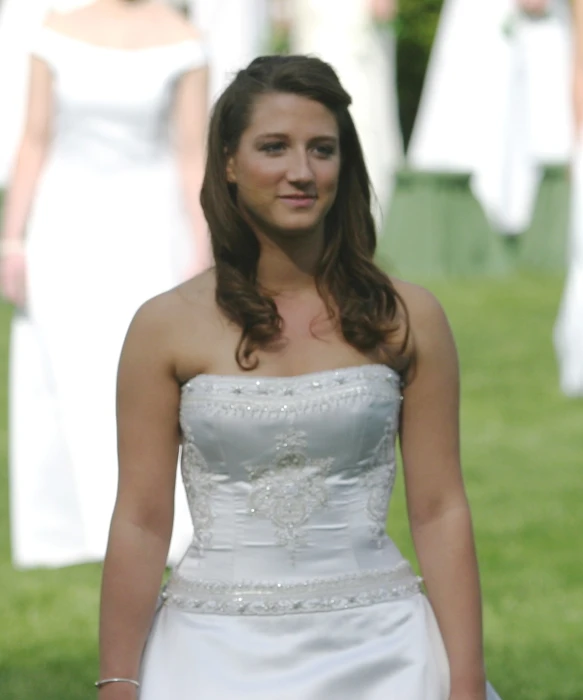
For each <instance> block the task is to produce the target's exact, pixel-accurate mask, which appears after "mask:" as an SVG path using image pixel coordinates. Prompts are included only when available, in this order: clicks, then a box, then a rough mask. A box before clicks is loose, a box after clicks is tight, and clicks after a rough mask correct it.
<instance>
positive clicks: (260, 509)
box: [247, 430, 334, 550]
mask: <svg viewBox="0 0 583 700" xmlns="http://www.w3.org/2000/svg"><path fill="white" fill-rule="evenodd" d="M307 445H308V443H307V439H306V433H305V432H303V431H299V430H291V431H289V432H288V433H285V434H282V435H279V436H277V438H276V448H275V449H276V456H275V459H274V462H273V464H269V465H265V466H252V467H248V470H247V471H248V473H249V478H250V480H251V483H252V489H251V493H250V495H249V511H250V512H251V513H252V514H253V515H257V516H260V517H264V518H267V519H268V520H271V522H272V523H273V526H274V528H275V533H276V536H277V542H278V544H280V545H282V546H284V547H288V548H289V549H291V550H295V549H297V547H299V546H300V545H302V544H304V543H305V535H304V532H303V531H302V526H303V525H305V524H306V523H307V522H308V520H309V519H310V516H311V515H312V514H313V513H314V511H315V510H316V509H317V508H320V507H322V506H323V505H324V504H325V503H326V501H327V500H328V490H327V487H326V476H327V474H328V471H329V469H330V467H331V465H332V464H333V462H334V458H333V457H326V458H322V459H308V457H307V456H306V453H305V448H306V447H307Z"/></svg>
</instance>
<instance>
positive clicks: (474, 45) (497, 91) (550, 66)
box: [408, 0, 573, 236]
mask: <svg viewBox="0 0 583 700" xmlns="http://www.w3.org/2000/svg"><path fill="white" fill-rule="evenodd" d="M570 21H571V20H570V12H569V3H568V0H551V3H550V14H549V16H548V17H545V18H543V19H530V18H528V17H526V16H525V15H521V14H519V13H518V12H517V10H516V2H515V0H488V1H487V2H476V1H475V0H446V2H445V3H444V6H443V9H442V12H441V17H440V21H439V27H438V31H437V35H436V37H435V42H434V46H433V49H432V52H431V59H430V63H429V66H428V70H427V76H426V79H425V85H424V88H423V94H422V98H421V103H420V106H419V111H418V115H417V119H416V122H415V128H414V130H413V134H412V137H411V142H410V144H409V151H408V160H409V164H410V165H411V167H412V168H414V169H417V170H421V171H430V172H449V173H452V172H453V173H471V174H472V189H473V192H474V194H475V196H476V198H477V199H478V201H479V202H480V203H481V205H482V207H483V208H484V211H485V213H486V215H487V216H488V218H489V220H490V222H491V224H492V225H493V226H494V228H496V229H497V230H499V231H501V232H502V233H507V234H517V233H521V232H523V231H525V230H526V229H527V228H528V226H529V225H530V222H531V219H532V214H533V209H534V204H535V201H536V196H537V193H538V186H539V183H540V177H541V166H543V165H566V164H567V163H568V162H569V160H570V155H571V148H572V141H573V134H572V123H571V100H570V94H571V92H570V74H571V40H570V34H571V29H570ZM552 235H553V232H552V231H549V236H552Z"/></svg>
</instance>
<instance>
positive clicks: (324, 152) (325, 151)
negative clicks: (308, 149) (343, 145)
mask: <svg viewBox="0 0 583 700" xmlns="http://www.w3.org/2000/svg"><path fill="white" fill-rule="evenodd" d="M314 150H315V151H316V153H317V155H318V156H320V157H321V158H330V156H333V155H334V153H336V148H335V147H334V146H324V145H322V146H316V147H315V149H314Z"/></svg>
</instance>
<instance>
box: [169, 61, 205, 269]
mask: <svg viewBox="0 0 583 700" xmlns="http://www.w3.org/2000/svg"><path fill="white" fill-rule="evenodd" d="M207 120H208V98H207V69H206V68H205V67H203V68H197V69H195V70H191V71H188V72H187V73H184V75H182V77H181V78H180V80H179V82H178V88H177V93H176V99H175V103H174V120H173V121H174V134H175V137H174V143H175V149H176V158H177V162H178V168H179V172H180V179H181V184H182V189H183V193H184V202H185V206H186V210H187V212H188V217H189V220H190V224H191V228H192V234H193V238H194V246H193V247H194V256H195V257H194V262H193V265H192V266H191V269H190V270H189V274H190V275H192V276H194V275H196V274H198V273H200V272H203V271H204V270H206V269H207V268H208V267H210V266H211V265H212V255H211V248H210V240H209V235H208V227H207V223H206V220H205V218H204V214H203V211H202V207H201V205H200V189H201V187H202V180H203V176H204V166H205V138H206V126H207Z"/></svg>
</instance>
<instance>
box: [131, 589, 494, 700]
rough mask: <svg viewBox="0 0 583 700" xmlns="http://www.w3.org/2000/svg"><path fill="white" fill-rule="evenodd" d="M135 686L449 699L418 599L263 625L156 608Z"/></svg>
mask: <svg viewBox="0 0 583 700" xmlns="http://www.w3.org/2000/svg"><path fill="white" fill-rule="evenodd" d="M141 683H142V686H141V691H140V696H139V697H140V700H166V699H167V698H172V700H191V699H192V698H196V700H217V698H220V699H221V700H331V699H332V698H333V699H334V700H449V665H448V661H447V656H446V652H445V648H444V645H443V641H442V639H441V634H440V632H439V628H438V626H437V622H436V620H435V616H434V614H433V610H432V609H431V606H430V604H429V602H428V600H427V598H426V597H425V596H424V595H423V594H420V593H418V594H415V595H412V596H408V597H404V598H400V599H397V600H391V601H389V602H384V603H379V604H375V605H369V606H365V607H360V608H351V609H347V610H335V611H325V612H322V611H320V612H314V613H301V614H287V615H270V616H267V615H257V616H245V615H221V614H216V615H214V614H199V613H196V614H193V613H191V612H185V611H182V610H179V609H176V608H172V607H168V606H166V605H161V606H160V608H159V609H158V611H157V613H156V617H155V621H154V625H153V627H152V630H151V633H150V638H149V641H148V644H147V646H146V650H145V653H144V657H143V663H142V677H141ZM487 697H488V700H500V699H499V697H498V695H497V694H496V693H495V692H494V690H493V689H492V688H491V686H488V696H487Z"/></svg>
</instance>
